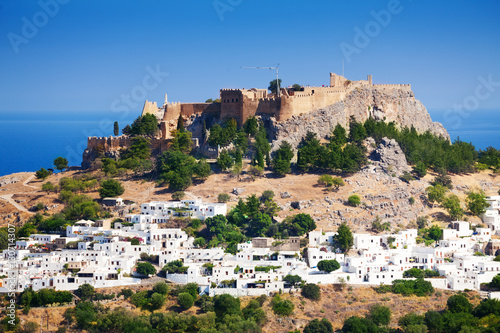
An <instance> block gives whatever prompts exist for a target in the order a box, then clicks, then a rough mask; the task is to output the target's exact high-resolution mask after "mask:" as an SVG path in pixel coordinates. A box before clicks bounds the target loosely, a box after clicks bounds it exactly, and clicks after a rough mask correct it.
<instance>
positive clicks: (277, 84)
mask: <svg viewBox="0 0 500 333" xmlns="http://www.w3.org/2000/svg"><path fill="white" fill-rule="evenodd" d="M279 88H281V79H278V80H272V81H271V82H269V87H267V90H269V91H271V92H272V93H273V94H276V92H277V91H278V89H279Z"/></svg>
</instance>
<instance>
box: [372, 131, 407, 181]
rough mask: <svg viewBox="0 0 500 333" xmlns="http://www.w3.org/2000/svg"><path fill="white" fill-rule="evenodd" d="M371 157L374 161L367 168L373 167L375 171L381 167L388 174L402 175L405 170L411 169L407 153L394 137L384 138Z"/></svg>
mask: <svg viewBox="0 0 500 333" xmlns="http://www.w3.org/2000/svg"><path fill="white" fill-rule="evenodd" d="M370 158H371V160H372V161H373V162H372V164H371V165H369V166H367V168H369V169H373V171H374V172H376V171H378V170H377V169H380V170H381V171H384V172H386V173H388V174H393V173H394V174H396V175H397V176H401V175H402V174H403V173H404V172H405V171H407V172H409V171H410V167H409V166H408V163H407V161H406V157H405V154H404V153H403V151H402V150H401V147H399V144H398V143H397V142H396V140H394V139H388V138H382V140H381V141H380V144H379V145H378V147H377V148H376V149H375V150H374V151H373V152H372V153H371V155H370Z"/></svg>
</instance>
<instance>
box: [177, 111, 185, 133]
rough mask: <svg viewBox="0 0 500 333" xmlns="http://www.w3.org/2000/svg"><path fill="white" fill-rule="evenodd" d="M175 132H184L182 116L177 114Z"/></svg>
mask: <svg viewBox="0 0 500 333" xmlns="http://www.w3.org/2000/svg"><path fill="white" fill-rule="evenodd" d="M177 130H178V131H179V132H181V133H182V132H184V119H182V115H181V114H179V118H177Z"/></svg>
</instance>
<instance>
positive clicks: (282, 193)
mask: <svg viewBox="0 0 500 333" xmlns="http://www.w3.org/2000/svg"><path fill="white" fill-rule="evenodd" d="M280 197H281V199H288V198H291V197H292V196H291V195H290V193H288V192H281V193H280Z"/></svg>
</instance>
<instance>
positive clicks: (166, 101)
mask: <svg viewBox="0 0 500 333" xmlns="http://www.w3.org/2000/svg"><path fill="white" fill-rule="evenodd" d="M167 104H168V98H167V94H165V102H163V106H165V105H167Z"/></svg>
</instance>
